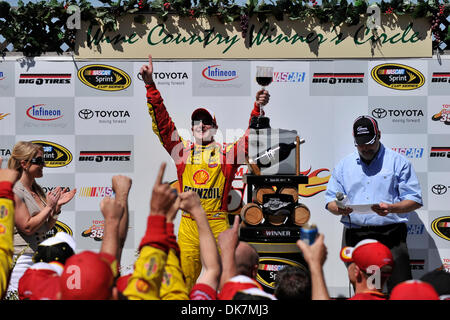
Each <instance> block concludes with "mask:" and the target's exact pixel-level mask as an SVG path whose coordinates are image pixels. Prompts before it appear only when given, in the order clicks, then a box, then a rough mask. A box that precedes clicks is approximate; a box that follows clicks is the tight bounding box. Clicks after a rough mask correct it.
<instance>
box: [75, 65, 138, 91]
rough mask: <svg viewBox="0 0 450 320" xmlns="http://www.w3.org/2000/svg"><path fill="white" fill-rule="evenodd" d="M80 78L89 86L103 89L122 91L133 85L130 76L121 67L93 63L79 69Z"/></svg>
mask: <svg viewBox="0 0 450 320" xmlns="http://www.w3.org/2000/svg"><path fill="white" fill-rule="evenodd" d="M78 79H80V80H81V82H83V83H84V84H85V85H87V86H88V87H91V88H94V89H97V90H102V91H120V90H124V89H126V88H128V87H129V86H130V85H131V78H130V76H129V75H128V74H127V73H126V72H125V71H123V70H120V69H119V68H116V67H112V66H107V65H103V64H91V65H87V66H84V67H83V68H81V69H80V70H79V71H78Z"/></svg>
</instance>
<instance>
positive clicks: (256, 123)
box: [250, 117, 270, 129]
mask: <svg viewBox="0 0 450 320" xmlns="http://www.w3.org/2000/svg"><path fill="white" fill-rule="evenodd" d="M250 128H251V129H268V128H270V119H269V118H267V117H252V119H251V120H250Z"/></svg>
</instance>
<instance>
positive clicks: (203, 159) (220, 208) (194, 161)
mask: <svg viewBox="0 0 450 320" xmlns="http://www.w3.org/2000/svg"><path fill="white" fill-rule="evenodd" d="M140 74H141V76H142V79H143V81H144V82H145V87H146V89H147V106H148V112H149V114H150V116H151V118H152V122H153V123H152V126H153V131H154V132H155V134H156V135H157V136H158V138H159V139H160V142H161V144H162V145H163V147H164V148H165V149H166V151H167V152H168V153H169V154H170V155H171V157H172V159H173V160H174V162H175V165H176V169H177V176H178V182H179V185H180V189H181V191H182V192H184V191H189V190H193V191H195V192H197V193H198V194H199V196H200V199H201V203H202V206H203V208H204V210H205V212H206V214H207V217H208V221H209V224H210V226H211V230H212V231H213V234H214V237H215V238H216V240H217V236H218V235H219V234H220V233H221V232H222V231H224V230H226V229H228V228H229V220H228V216H227V214H228V213H227V204H228V203H227V202H228V194H229V192H230V189H231V183H232V181H233V179H234V176H235V173H236V171H237V169H238V168H239V166H241V165H242V164H244V163H245V156H246V154H247V149H248V131H249V130H247V131H246V133H245V134H244V136H243V137H241V138H240V139H239V140H237V141H236V142H234V143H231V144H220V143H218V142H216V141H215V140H214V135H215V134H216V132H217V129H218V125H217V121H216V118H215V116H214V114H213V113H212V112H210V111H209V110H207V109H206V108H198V109H196V110H194V112H193V113H192V116H191V120H192V134H193V137H194V142H191V141H186V140H184V139H182V138H181V137H180V136H179V135H178V131H177V129H176V127H175V124H174V123H173V121H172V119H171V118H170V116H169V114H168V112H167V110H166V107H165V105H164V101H163V99H162V97H161V94H160V92H159V91H158V89H157V88H156V85H155V83H154V81H153V62H152V56H151V55H149V64H148V65H144V66H142V67H141V69H140ZM269 97H270V95H269V93H268V91H266V90H260V91H258V92H257V94H256V101H255V103H254V107H253V110H252V112H251V117H254V116H259V115H260V106H264V105H266V104H267V103H268V102H269ZM263 114H264V113H263V112H262V115H263ZM178 243H179V246H180V251H181V254H180V255H181V266H182V270H183V273H184V276H185V280H186V285H187V288H188V290H191V288H192V287H193V285H194V284H195V282H196V279H197V278H198V276H199V275H200V272H201V261H200V253H199V238H198V232H197V226H196V223H195V221H194V220H193V219H192V218H191V217H190V215H189V214H188V213H183V214H182V218H181V222H180V227H179V232H178Z"/></svg>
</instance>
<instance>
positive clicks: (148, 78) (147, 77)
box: [139, 54, 153, 85]
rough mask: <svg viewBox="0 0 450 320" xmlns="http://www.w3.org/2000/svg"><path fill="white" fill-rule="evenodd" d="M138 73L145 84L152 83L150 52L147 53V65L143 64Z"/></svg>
mask: <svg viewBox="0 0 450 320" xmlns="http://www.w3.org/2000/svg"><path fill="white" fill-rule="evenodd" d="M139 73H140V74H141V76H142V80H144V83H145V84H146V85H150V84H153V61H152V55H151V54H149V55H148V65H143V66H142V67H141V70H140V71H139Z"/></svg>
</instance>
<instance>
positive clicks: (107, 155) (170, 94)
mask: <svg viewBox="0 0 450 320" xmlns="http://www.w3.org/2000/svg"><path fill="white" fill-rule="evenodd" d="M50 60H51V59H49V58H47V60H45V59H43V60H38V59H37V60H26V61H16V60H4V61H2V62H1V63H0V133H1V135H0V156H1V157H3V158H4V160H6V161H7V160H8V159H9V157H10V155H11V150H12V148H13V145H14V143H15V142H16V141H19V140H29V141H34V142H35V143H39V144H41V145H42V146H43V147H44V150H45V158H46V161H47V164H48V167H47V168H45V169H44V177H43V178H41V179H40V180H39V183H40V184H41V185H42V186H43V187H44V189H45V190H48V191H49V190H52V189H53V188H55V187H57V186H62V187H67V188H69V189H72V188H77V193H76V196H75V198H74V200H73V201H72V202H71V203H70V204H69V205H67V206H66V207H65V208H64V211H63V213H62V214H61V216H60V220H61V222H62V223H63V224H64V225H65V226H67V227H65V230H69V231H70V232H72V233H73V235H74V237H75V239H76V241H77V245H78V250H86V249H88V250H98V249H99V243H100V242H99V241H100V240H101V238H102V235H103V223H104V221H103V218H102V215H101V213H100V212H99V203H100V201H101V199H102V198H103V197H105V196H114V193H113V191H112V188H111V178H112V176H113V175H115V174H124V175H127V176H130V177H131V178H132V179H133V186H132V189H131V193H130V204H129V210H130V217H131V218H130V225H129V230H128V234H129V236H128V239H127V243H126V245H125V249H124V253H123V260H122V262H121V263H122V267H123V268H124V271H125V272H127V271H130V270H131V268H132V265H133V263H134V261H135V259H136V248H137V246H138V244H139V241H140V239H141V237H142V235H143V234H144V231H145V228H146V221H147V215H148V210H149V198H150V194H151V190H152V187H153V182H154V179H155V177H156V173H157V169H158V167H159V165H160V164H161V162H162V161H167V162H169V165H168V167H167V170H166V173H165V177H164V179H165V180H167V181H168V182H175V180H176V171H175V166H174V165H173V163H172V161H171V159H170V157H169V155H168V154H167V153H166V151H165V150H164V149H163V148H162V146H161V144H160V142H159V139H158V138H157V137H156V136H155V135H154V134H153V132H152V123H151V118H150V116H149V115H148V112H147V105H146V98H145V94H146V92H145V88H144V84H143V82H142V81H141V80H139V78H138V77H137V74H138V72H139V69H140V67H141V66H142V64H143V63H146V61H144V60H142V61H77V62H73V61H64V60H63V61H60V60H58V61H50ZM257 65H265V66H273V67H274V78H273V83H272V84H270V85H269V86H268V87H267V88H268V90H269V92H270V94H271V100H270V103H269V105H268V106H267V107H266V108H265V110H266V114H267V116H268V117H270V121H271V126H272V128H282V129H288V130H296V131H297V133H298V135H299V136H300V137H301V138H303V139H305V140H306V143H305V144H303V145H302V146H301V160H300V167H301V168H300V169H301V172H302V173H303V174H304V175H307V176H308V177H309V184H308V185H300V186H299V196H300V202H302V203H304V204H305V205H307V206H308V207H309V208H310V210H311V219H310V222H311V223H315V224H317V225H318V228H319V231H320V232H322V233H324V234H325V241H326V244H327V246H328V260H327V262H326V264H325V276H326V281H327V285H328V287H329V289H330V293H331V294H332V295H333V296H338V295H342V296H348V295H349V285H348V280H347V273H346V269H345V267H344V265H343V263H341V262H340V260H339V249H340V243H341V236H342V225H341V224H340V222H339V217H336V216H333V215H332V214H330V213H329V212H327V211H326V210H325V203H324V190H325V189H326V186H327V182H328V179H329V177H330V175H331V172H332V170H333V168H334V166H335V164H336V163H337V162H338V161H339V160H340V159H341V158H342V157H344V156H345V155H346V154H348V153H350V152H353V151H354V145H353V139H352V128H351V127H352V123H353V120H354V119H355V118H356V117H357V116H358V115H361V114H369V115H372V116H374V117H375V118H377V119H378V121H379V124H380V128H381V131H382V138H381V140H382V142H383V143H384V144H385V145H386V146H387V147H389V148H392V149H394V150H395V151H397V152H398V153H400V154H401V155H403V156H404V157H405V158H407V159H408V160H409V161H411V162H412V163H413V165H414V168H415V170H416V172H417V174H418V177H419V179H420V182H421V186H422V192H423V198H424V201H425V205H424V207H423V208H421V210H417V212H414V213H413V214H412V215H411V219H410V222H409V225H408V243H409V248H410V252H411V270H412V271H413V275H414V277H416V278H418V277H420V276H421V275H423V274H424V273H425V272H427V271H429V270H434V269H437V268H446V269H448V270H450V263H449V261H450V251H449V249H448V248H449V244H450V211H449V206H448V203H449V199H450V93H449V92H450V91H449V83H450V60H447V59H446V57H444V58H442V60H441V61H438V60H437V59H412V60H411V59H404V60H399V59H396V60H392V61H385V60H383V61H381V60H372V61H361V60H336V61H258V62H256V61H231V60H229V61H220V60H219V61H218V60H205V61H195V62H189V61H175V62H174V61H155V62H154V69H155V73H154V80H155V82H156V85H157V87H158V88H159V89H160V91H161V93H162V96H163V98H164V100H165V103H166V106H167V108H168V111H169V113H170V115H171V117H172V119H173V120H174V122H175V123H176V125H177V128H178V130H179V132H180V134H181V135H182V136H183V137H184V138H186V139H190V138H191V130H190V123H191V122H190V114H191V112H192V110H193V109H194V108H196V107H199V106H205V107H208V108H209V109H211V110H212V111H213V112H215V114H216V117H217V121H218V125H219V131H218V133H217V140H218V141H223V142H232V141H234V140H236V139H238V138H239V137H240V136H241V135H242V134H243V132H244V130H245V128H246V127H247V125H248V120H249V115H250V111H251V109H252V106H253V101H254V99H255V94H256V92H257V90H259V86H258V85H257V83H256V81H255V80H254V79H255V74H256V66H257ZM6 161H5V163H4V164H3V167H5V166H6ZM246 172H247V167H246V166H245V165H243V166H241V167H240V168H239V170H238V172H237V175H236V180H235V181H234V182H233V188H234V190H233V191H232V193H231V196H230V198H229V203H230V205H229V206H230V210H231V211H234V212H239V211H240V208H241V206H242V205H243V203H245V202H246V199H247V197H246V196H247V186H246V184H245V183H244V182H243V180H242V177H243V175H244V174H245V173H246ZM178 223H179V218H178V219H177V220H176V226H178Z"/></svg>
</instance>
